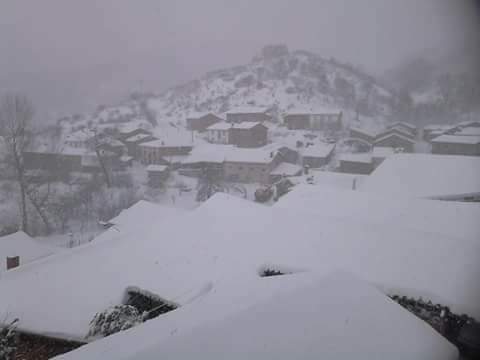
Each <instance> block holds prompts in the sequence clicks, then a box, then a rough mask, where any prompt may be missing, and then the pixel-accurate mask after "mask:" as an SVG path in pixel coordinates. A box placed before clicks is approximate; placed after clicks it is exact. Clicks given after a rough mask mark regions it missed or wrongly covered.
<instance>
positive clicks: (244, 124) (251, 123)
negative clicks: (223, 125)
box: [232, 121, 263, 130]
mask: <svg viewBox="0 0 480 360" xmlns="http://www.w3.org/2000/svg"><path fill="white" fill-rule="evenodd" d="M257 125H262V123H259V122H258V121H244V122H241V123H239V124H234V125H233V126H232V128H233V129H246V130H248V129H252V128H254V127H255V126H257ZM262 126H263V125H262Z"/></svg>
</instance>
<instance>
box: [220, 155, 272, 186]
mask: <svg viewBox="0 0 480 360" xmlns="http://www.w3.org/2000/svg"><path fill="white" fill-rule="evenodd" d="M280 162H281V161H280V158H279V157H278V153H277V151H275V150H271V149H269V148H268V147H267V148H259V149H241V148H236V149H234V150H233V151H231V152H230V153H229V154H228V156H227V158H226V160H225V163H224V175H225V179H226V180H228V181H232V182H244V183H263V184H267V183H268V182H269V180H270V172H271V171H272V170H273V169H274V168H275V167H276V166H277V165H278V164H279V163H280Z"/></svg>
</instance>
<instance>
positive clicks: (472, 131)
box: [455, 127, 480, 136]
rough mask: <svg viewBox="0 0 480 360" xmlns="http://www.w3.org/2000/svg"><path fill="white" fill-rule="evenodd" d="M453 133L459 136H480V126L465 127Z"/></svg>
mask: <svg viewBox="0 0 480 360" xmlns="http://www.w3.org/2000/svg"><path fill="white" fill-rule="evenodd" d="M455 135H459V136H480V127H465V128H462V129H460V131H457V132H456V133H455Z"/></svg>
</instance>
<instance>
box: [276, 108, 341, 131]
mask: <svg viewBox="0 0 480 360" xmlns="http://www.w3.org/2000/svg"><path fill="white" fill-rule="evenodd" d="M283 120H284V123H285V125H286V126H287V128H288V129H289V130H319V131H340V130H341V129H342V112H341V111H340V112H332V113H317V114H312V113H289V114H287V115H285V116H284V118H283Z"/></svg>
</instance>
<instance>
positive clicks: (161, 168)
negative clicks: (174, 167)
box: [147, 164, 168, 172]
mask: <svg viewBox="0 0 480 360" xmlns="http://www.w3.org/2000/svg"><path fill="white" fill-rule="evenodd" d="M167 169H168V166H166V165H156V164H150V165H148V166H147V171H148V172H163V171H165V170H167Z"/></svg>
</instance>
